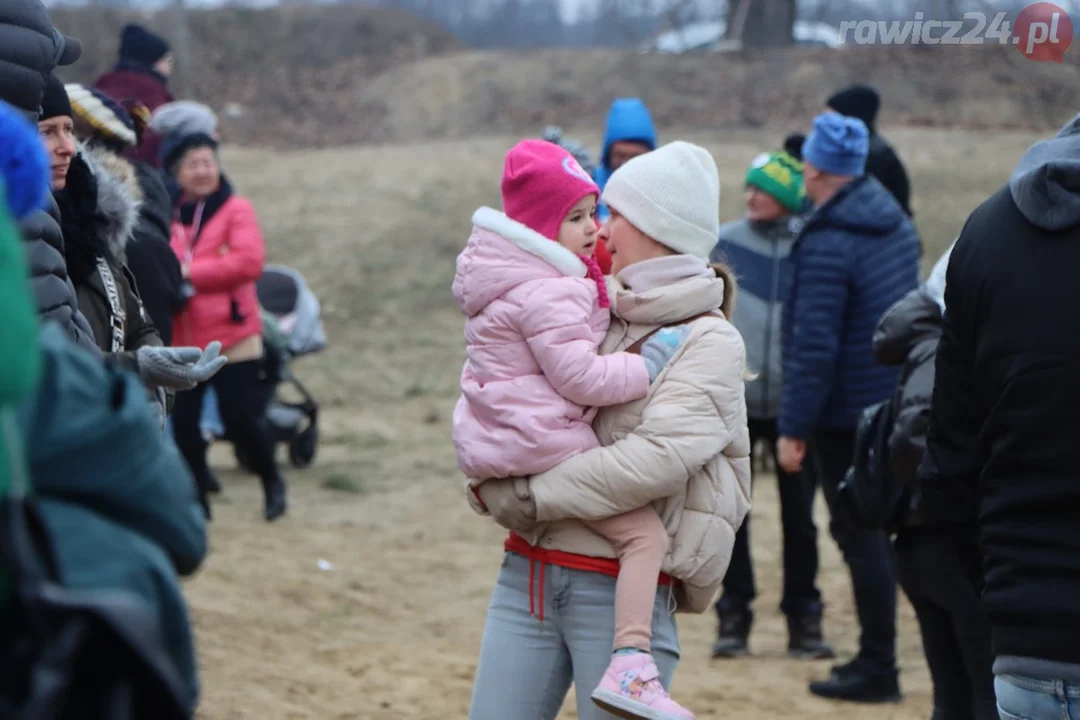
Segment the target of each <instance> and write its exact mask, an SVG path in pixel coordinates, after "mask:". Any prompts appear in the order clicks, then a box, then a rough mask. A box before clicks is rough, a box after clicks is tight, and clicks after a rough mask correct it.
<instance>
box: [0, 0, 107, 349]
mask: <svg viewBox="0 0 1080 720" xmlns="http://www.w3.org/2000/svg"><path fill="white" fill-rule="evenodd" d="M81 54H82V46H81V45H80V44H79V42H78V41H77V40H74V39H72V38H67V37H64V36H63V35H61V34H60V33H59V32H58V31H57V30H56V29H55V28H54V27H53V25H52V20H50V18H49V13H48V11H47V10H46V9H45V6H44V5H43V4H42V3H41V1H40V0H8V1H7V2H5V3H4V4H3V6H2V7H0V100H3V101H5V102H7V103H10V104H11V106H12V107H14V108H15V109H17V110H18V111H20V112H21V114H22V115H23V116H24V117H26V118H27V119H29V120H31V121H32V122H37V118H38V114H39V113H40V111H41V100H42V95H43V93H44V91H45V83H46V79H47V78H48V76H49V74H50V73H52V71H53V69H54V68H55V67H56V66H57V65H58V64H59V65H70V64H72V63H74V62H75V61H76V60H78V59H79V56H80V55H81ZM59 218H60V213H59V210H58V209H57V208H56V203H55V202H53V201H52V198H51V196H50V197H49V198H47V200H46V205H45V208H44V209H39V210H36V211H34V212H32V213H30V214H29V215H27V216H26V217H24V218H23V219H22V220H21V222H20V229H21V232H22V236H23V241H24V242H25V243H26V248H25V249H26V256H27V261H28V263H29V266H30V276H31V287H32V288H33V291H34V296H35V298H36V299H37V304H38V314H39V315H40V316H41V317H42V318H43V319H47V320H53V321H55V322H57V323H59V324H60V326H61V328H63V330H64V332H65V333H66V334H67V335H68V337H70V338H71V339H72V340H73V341H75V343H76V344H77V345H78V346H79V347H81V348H83V349H84V350H88V351H90V352H92V353H95V354H100V351H99V350H98V347H97V343H96V342H95V340H94V334H93V331H91V329H90V324H89V323H88V322H87V321H86V318H85V317H83V315H82V313H80V312H79V305H78V301H77V300H76V298H75V288H73V287H72V285H71V280H70V279H68V273H67V265H66V264H65V262H64V237H63V234H62V233H61V232H60V220H59Z"/></svg>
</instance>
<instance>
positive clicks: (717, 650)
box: [712, 610, 754, 658]
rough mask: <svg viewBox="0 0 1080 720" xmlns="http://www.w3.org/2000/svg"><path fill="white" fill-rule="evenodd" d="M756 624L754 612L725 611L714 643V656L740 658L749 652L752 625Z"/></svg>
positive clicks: (721, 616) (721, 615)
mask: <svg viewBox="0 0 1080 720" xmlns="http://www.w3.org/2000/svg"><path fill="white" fill-rule="evenodd" d="M753 624H754V613H753V612H751V611H749V610H745V611H742V612H724V613H721V614H720V632H719V633H717V638H716V642H715V643H714V644H713V648H712V656H713V657H714V658H739V657H743V656H744V655H747V654H749V652H750V647H749V641H750V626H751V625H753Z"/></svg>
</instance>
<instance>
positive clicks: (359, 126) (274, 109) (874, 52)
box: [53, 5, 1080, 147]
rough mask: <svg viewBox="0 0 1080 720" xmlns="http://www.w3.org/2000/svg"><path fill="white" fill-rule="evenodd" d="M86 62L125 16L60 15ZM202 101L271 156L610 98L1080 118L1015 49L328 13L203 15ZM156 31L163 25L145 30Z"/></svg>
mask: <svg viewBox="0 0 1080 720" xmlns="http://www.w3.org/2000/svg"><path fill="white" fill-rule="evenodd" d="M53 15H54V20H55V22H56V24H57V26H58V27H60V28H61V29H62V30H64V31H65V32H67V33H69V34H72V35H75V36H76V37H79V38H80V39H82V41H83V44H84V47H85V48H86V52H85V57H84V60H82V61H80V62H79V63H78V64H77V65H76V66H75V67H74V68H71V69H70V72H67V73H66V76H65V77H66V79H79V80H84V81H87V80H92V79H93V78H94V77H95V76H96V75H97V74H98V73H99V72H100V71H103V70H105V69H107V68H108V67H109V66H110V65H111V64H112V62H113V61H114V59H115V52H116V49H115V48H116V42H117V37H118V34H119V28H120V27H121V26H122V24H123V23H124V22H125V21H127V20H128V19H129V18H133V17H136V16H135V15H133V14H130V13H121V12H116V11H106V10H99V9H95V10H93V11H89V10H57V11H55V12H54V14H53ZM191 17H192V32H193V36H194V37H193V44H194V46H195V47H196V48H197V54H198V57H197V65H196V70H197V71H198V72H197V76H196V77H195V78H194V83H193V84H194V89H195V93H196V96H197V97H198V98H199V99H202V100H203V101H205V102H208V103H209V104H210V105H212V106H213V107H214V108H215V109H217V110H218V111H219V112H220V111H221V110H222V109H223V108H224V107H225V105H226V104H227V103H236V104H238V105H239V106H241V107H242V109H243V111H244V112H243V115H242V116H241V117H239V118H229V119H226V120H225V121H224V122H225V125H224V130H225V132H226V135H227V139H228V140H229V141H231V142H237V143H243V144H256V145H268V146H275V147H325V146H337V145H344V144H354V143H370V142H401V141H414V140H421V139H430V138H456V137H466V136H475V135H484V134H491V133H499V134H514V133H526V132H536V131H537V130H538V129H539V127H540V126H541V125H543V124H545V123H559V124H562V125H564V126H569V127H583V126H590V127H598V126H600V125H602V123H603V118H604V115H605V113H606V111H607V108H608V105H609V104H610V102H611V100H612V98H614V97H618V96H623V95H638V96H641V97H642V98H644V99H645V100H646V102H647V103H648V104H649V106H650V108H651V110H652V112H653V114H654V116H655V118H656V120H657V122H658V123H659V124H660V125H662V126H667V127H679V128H685V129H711V128H736V127H759V126H763V125H769V126H777V127H781V128H800V127H805V126H806V124H807V122H808V121H809V119H810V118H811V117H812V116H813V114H814V113H816V112H817V111H818V110H820V108H821V107H822V103H823V101H824V99H825V98H826V97H827V96H828V95H829V94H830V93H831V92H832V91H833V90H835V89H836V88H838V87H840V86H842V85H844V84H847V83H850V82H856V81H860V82H869V83H871V84H873V85H875V86H876V87H877V88H878V89H879V90H880V91H881V93H882V96H883V98H884V100H883V103H884V108H883V111H882V123H883V124H884V125H887V126H888V125H925V126H938V127H960V128H969V129H1030V130H1038V131H1044V130H1047V129H1051V128H1055V127H1057V126H1059V125H1060V124H1062V123H1063V122H1064V121H1065V120H1067V119H1068V118H1069V117H1071V116H1072V115H1073V114H1075V112H1076V111H1077V110H1078V109H1080V108H1078V106H1077V103H1076V92H1075V88H1076V87H1077V86H1078V81H1080V68H1078V65H1077V62H1076V59H1075V56H1068V55H1067V56H1066V58H1067V62H1066V64H1064V65H1057V64H1052V63H1035V62H1031V61H1029V60H1026V59H1024V58H1023V57H1022V56H1021V55H1020V54H1019V53H1018V52H1016V50H1015V48H1013V47H1001V46H989V45H987V46H926V45H923V46H877V47H867V46H862V47H860V46H852V47H849V48H847V49H844V50H840V51H835V50H828V49H816V48H815V49H810V48H791V49H786V50H774V51H770V52H767V53H757V54H754V53H747V54H699V55H682V56H674V55H657V54H640V53H635V52H628V51H621V50H583V51H570V50H550V51H532V52H518V53H514V52H467V51H464V50H463V48H462V46H461V44H460V43H459V42H458V41H457V40H456V39H455V38H454V37H453V35H452V34H451V33H449V32H448V31H447V30H445V29H443V28H441V27H440V26H438V25H436V24H434V23H432V22H429V21H427V20H424V19H422V18H420V17H418V16H414V15H411V14H409V13H405V12H401V11H395V10H391V9H382V8H371V7H360V6H355V5H333V6H316V7H285V8H277V9H273V10H240V9H228V10H215V11H206V12H193V13H191ZM144 21H145V22H146V23H147V24H148V25H150V26H151V27H159V28H160V27H165V28H166V30H167V25H166V23H165V22H164V18H160V17H155V16H153V15H151V16H147V17H146V19H145V20H144Z"/></svg>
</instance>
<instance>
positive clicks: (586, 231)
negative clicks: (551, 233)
mask: <svg viewBox="0 0 1080 720" xmlns="http://www.w3.org/2000/svg"><path fill="white" fill-rule="evenodd" d="M597 234H598V230H597V227H596V196H595V195H589V196H588V197H585V198H582V199H581V200H580V201H579V202H578V204H577V205H575V206H574V207H572V208H570V212H568V213H567V214H566V219H564V220H563V222H562V225H561V226H560V227H559V244H560V245H562V246H563V247H564V248H566V249H567V250H569V251H570V252H572V253H574V254H575V255H577V256H579V257H592V254H593V250H595V249H596V238H597Z"/></svg>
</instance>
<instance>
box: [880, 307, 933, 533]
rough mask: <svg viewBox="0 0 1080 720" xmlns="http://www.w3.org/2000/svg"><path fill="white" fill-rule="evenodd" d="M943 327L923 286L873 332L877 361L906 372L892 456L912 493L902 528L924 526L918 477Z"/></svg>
mask: <svg viewBox="0 0 1080 720" xmlns="http://www.w3.org/2000/svg"><path fill="white" fill-rule="evenodd" d="M941 325H942V319H941V307H940V306H939V305H938V304H937V302H936V301H935V300H934V299H933V298H932V297H930V295H929V293H927V291H926V288H925V286H923V287H919V288H917V289H915V290H912V291H911V292H910V293H908V294H907V295H906V296H905V297H904V298H903V299H902V300H900V301H899V302H897V303H896V304H895V305H893V306H892V308H890V309H889V311H888V312H886V313H885V315H883V316H882V318H881V321H880V322H879V323H878V326H877V330H876V331H875V332H874V359H875V360H876V361H877V362H878V363H880V364H882V365H887V366H893V367H895V366H900V368H901V370H900V381H899V383H898V384H897V388H896V394H895V395H894V396H893V411H894V412H895V413H896V419H895V421H894V424H893V431H892V434H891V435H890V437H889V452H890V453H891V455H892V462H893V470H894V471H895V473H896V477H897V479H898V480H899V481H900V482H901V483H903V486H904V488H905V489H906V491H907V498H906V510H907V512H906V515H905V517H904V521H903V524H904V525H906V526H908V527H912V526H917V525H922V524H925V519H924V516H923V508H922V493H921V489H920V487H919V483H918V479H917V473H918V469H919V463H921V462H922V459H923V455H924V454H926V431H927V428H928V427H929V425H930V398H931V397H932V395H933V392H934V360H935V358H936V357H937V346H938V340H939V339H940V338H941Z"/></svg>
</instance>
